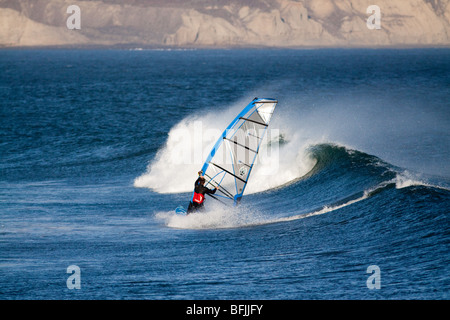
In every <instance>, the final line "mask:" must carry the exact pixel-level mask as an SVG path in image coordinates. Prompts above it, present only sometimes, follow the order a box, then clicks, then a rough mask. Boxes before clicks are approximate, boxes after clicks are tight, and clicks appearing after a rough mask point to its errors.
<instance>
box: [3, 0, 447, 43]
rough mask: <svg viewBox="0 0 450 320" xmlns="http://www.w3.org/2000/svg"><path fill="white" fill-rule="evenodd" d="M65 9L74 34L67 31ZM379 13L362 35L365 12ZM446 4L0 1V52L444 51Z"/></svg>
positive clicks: (416, 0)
mask: <svg viewBox="0 0 450 320" xmlns="http://www.w3.org/2000/svg"><path fill="white" fill-rule="evenodd" d="M70 5H77V6H79V7H80V10H81V29H80V30H69V29H68V28H67V26H66V21H67V19H68V18H69V16H70V15H71V14H70V13H67V8H68V7H69V6H70ZM370 5H377V6H379V7H380V10H381V29H379V30H369V29H368V28H367V25H366V21H367V19H368V17H369V16H370V14H368V13H367V8H368V7H369V6H370ZM449 44H450V1H448V0H407V1H404V0H375V1H374V0H297V1H289V0H274V1H265V0H248V1H238V0H218V1H206V0H190V1H182V0H150V1H144V0H124V1H119V0H92V1H75V0H0V46H2V47H10V46H81V45H83V46H84V45H106V46H113V45H119V46H137V47H138V48H139V47H146V46H150V47H165V46H169V47H178V46H183V47H392V46H395V47H402V46H407V47H409V46H414V47H421V46H448V45H449Z"/></svg>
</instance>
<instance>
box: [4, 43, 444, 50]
mask: <svg viewBox="0 0 450 320" xmlns="http://www.w3.org/2000/svg"><path fill="white" fill-rule="evenodd" d="M14 49H15V50H43V49H45V50H50V49H55V50H67V49H73V50H130V51H141V50H143V51H145V50H154V51H158V50H161V51H172V50H173V51H184V50H185V51H189V50H319V49H324V50H326V49H373V50H377V49H383V50H384V49H393V50H399V49H450V44H448V45H443V44H442V45H419V46H418V45H385V46H325V45H324V46H286V47H283V46H255V45H253V46H245V45H242V46H161V45H143V44H114V45H101V44H84V45H80V44H77V45H45V46H7V45H0V50H14Z"/></svg>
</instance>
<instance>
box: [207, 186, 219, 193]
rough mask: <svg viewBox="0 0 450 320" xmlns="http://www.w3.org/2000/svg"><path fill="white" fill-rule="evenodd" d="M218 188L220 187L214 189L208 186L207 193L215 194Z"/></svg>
mask: <svg viewBox="0 0 450 320" xmlns="http://www.w3.org/2000/svg"><path fill="white" fill-rule="evenodd" d="M217 189H219V187H215V188H214V189H208V188H206V190H207V191H206V193H209V194H214V193H216V191H217Z"/></svg>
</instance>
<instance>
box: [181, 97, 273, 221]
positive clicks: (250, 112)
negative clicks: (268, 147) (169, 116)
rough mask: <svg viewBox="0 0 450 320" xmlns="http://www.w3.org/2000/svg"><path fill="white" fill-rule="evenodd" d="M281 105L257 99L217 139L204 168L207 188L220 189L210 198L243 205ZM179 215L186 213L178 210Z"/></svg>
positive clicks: (271, 100) (182, 209)
mask: <svg viewBox="0 0 450 320" xmlns="http://www.w3.org/2000/svg"><path fill="white" fill-rule="evenodd" d="M277 103H278V101H277V100H275V99H268V98H265V99H258V98H255V99H254V100H253V101H252V102H250V103H249V104H248V105H247V106H246V107H245V108H244V109H243V110H242V111H241V112H240V113H239V114H238V115H237V116H236V117H235V118H234V119H233V121H231V122H230V124H229V125H228V126H227V128H226V129H225V130H224V131H223V133H222V135H221V136H220V137H219V138H218V139H217V142H216V143H215V144H214V146H213V148H212V150H211V152H210V153H209V155H208V157H207V158H206V160H205V162H204V164H203V166H202V168H201V171H202V172H203V175H204V177H205V184H204V185H205V187H207V188H210V189H211V188H215V187H218V189H217V192H216V193H214V195H212V194H208V195H209V196H210V197H212V198H214V199H215V200H218V201H220V202H222V203H224V204H227V205H232V206H235V205H237V204H238V203H239V202H240V200H241V199H242V196H243V194H244V191H245V188H246V186H247V183H248V181H249V178H250V173H251V172H252V169H253V166H254V164H255V160H256V158H257V155H258V152H259V149H260V147H261V143H262V141H263V138H264V135H265V134H266V131H267V128H268V126H269V123H270V120H271V118H272V115H273V113H274V110H275V107H276V105H277ZM192 197H193V196H192ZM192 197H191V202H192V200H193V198H192ZM176 213H178V214H186V210H185V209H184V208H182V207H178V208H177V210H176Z"/></svg>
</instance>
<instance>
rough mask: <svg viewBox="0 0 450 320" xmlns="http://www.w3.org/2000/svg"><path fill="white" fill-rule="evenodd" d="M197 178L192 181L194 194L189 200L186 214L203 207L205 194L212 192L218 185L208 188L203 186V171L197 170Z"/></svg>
mask: <svg viewBox="0 0 450 320" xmlns="http://www.w3.org/2000/svg"><path fill="white" fill-rule="evenodd" d="M198 175H199V177H198V179H197V180H196V181H195V183H194V196H193V197H192V200H191V202H189V206H188V209H187V212H186V214H189V213H191V212H194V211H198V210H201V209H203V208H204V203H205V194H214V193H215V192H216V190H217V189H218V188H219V187H215V188H214V189H208V188H207V187H205V181H206V180H205V177H204V176H203V172H202V171H199V172H198Z"/></svg>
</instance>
